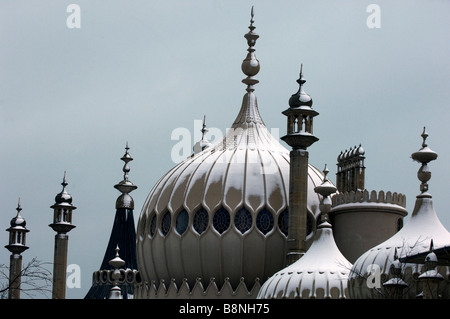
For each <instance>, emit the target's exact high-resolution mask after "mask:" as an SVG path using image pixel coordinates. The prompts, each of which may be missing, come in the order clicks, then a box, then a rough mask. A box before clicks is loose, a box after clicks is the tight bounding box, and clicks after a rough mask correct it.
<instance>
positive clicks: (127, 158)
mask: <svg viewBox="0 0 450 319" xmlns="http://www.w3.org/2000/svg"><path fill="white" fill-rule="evenodd" d="M129 149H130V148H129V147H128V142H127V143H126V146H125V154H124V155H123V156H122V157H121V158H120V159H121V160H122V161H124V162H125V164H124V165H123V169H122V171H123V181H121V182H119V183H118V184H116V185H114V188H116V189H118V190H119V191H120V192H121V193H122V195H120V196H119V197H118V198H117V200H116V209H117V208H129V209H134V201H133V198H132V197H131V196H130V195H129V194H128V193H131V192H132V191H134V190H135V189H136V188H137V186H136V185H134V184H133V183H132V182H130V181H129V179H128V173H129V172H130V166H129V165H128V163H129V162H131V161H132V160H133V158H132V157H131V155H130V153H129Z"/></svg>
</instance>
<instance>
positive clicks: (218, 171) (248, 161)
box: [137, 91, 323, 286]
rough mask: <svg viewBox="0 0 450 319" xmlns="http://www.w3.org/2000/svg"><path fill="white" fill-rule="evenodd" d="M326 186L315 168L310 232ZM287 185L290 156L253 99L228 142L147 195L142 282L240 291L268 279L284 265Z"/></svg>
mask: <svg viewBox="0 0 450 319" xmlns="http://www.w3.org/2000/svg"><path fill="white" fill-rule="evenodd" d="M322 178H323V174H322V172H320V171H319V170H317V169H316V168H314V167H313V166H311V165H310V166H309V181H308V188H309V193H308V213H309V214H308V215H310V216H309V217H310V221H311V223H312V225H314V223H315V217H316V215H317V214H318V213H319V211H318V206H319V197H318V195H317V194H316V193H315V192H314V187H315V186H317V185H320V184H321V182H322ZM288 185H289V151H288V150H287V149H286V148H285V147H284V146H282V145H281V144H280V143H279V142H278V140H277V139H276V138H275V137H274V136H272V135H271V133H270V132H269V130H268V129H267V128H266V126H265V124H264V123H263V121H262V119H261V117H260V115H259V111H258V106H257V101H256V96H255V95H254V94H253V92H251V91H250V92H248V93H246V94H245V96H244V98H243V102H242V107H241V110H240V112H239V114H238V116H237V118H236V120H235V122H234V123H233V125H232V127H231V129H230V130H229V131H228V132H227V134H226V136H225V138H224V139H223V141H221V142H219V143H217V144H215V145H213V146H211V147H209V148H207V149H205V150H204V151H202V152H200V153H197V154H194V155H193V156H192V157H190V158H188V159H186V160H185V161H183V162H182V163H180V164H178V165H177V166H175V167H174V168H173V169H171V170H170V171H169V172H168V173H167V174H165V175H164V176H163V177H162V178H161V179H160V180H159V181H158V182H157V184H156V185H155V186H154V188H153V189H152V191H151V192H150V194H149V195H148V197H147V199H146V201H145V203H144V206H143V209H142V211H141V215H140V218H139V222H138V229H137V238H138V239H137V254H138V263H139V271H140V272H141V274H142V277H143V280H145V281H150V280H155V281H156V282H159V281H160V280H161V279H164V280H165V281H166V282H169V281H170V280H172V279H175V280H176V282H178V283H181V282H182V280H183V278H187V279H188V281H189V282H190V283H191V284H193V283H194V282H195V279H196V278H197V277H198V278H201V279H202V281H203V282H204V283H205V282H206V283H207V282H209V280H210V278H211V277H214V278H215V279H216V282H218V283H223V281H224V280H225V278H229V280H230V283H231V284H232V285H233V286H235V285H237V284H238V283H239V281H240V279H241V277H243V278H244V279H245V282H246V284H247V285H252V284H253V283H254V282H255V280H256V278H259V279H261V280H264V279H266V278H268V277H269V276H271V275H272V274H273V273H274V272H275V271H277V270H279V269H281V268H283V265H284V261H285V254H286V251H285V249H286V246H285V245H286V234H287V225H288V224H287V219H286V215H287V210H288V202H289V198H288V195H289V189H288ZM311 237H312V234H310V235H309V237H308V238H309V239H310V238H311Z"/></svg>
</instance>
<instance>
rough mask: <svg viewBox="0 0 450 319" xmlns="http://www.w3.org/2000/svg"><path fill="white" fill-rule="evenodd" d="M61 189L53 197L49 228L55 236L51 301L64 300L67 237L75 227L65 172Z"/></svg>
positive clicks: (73, 207)
mask: <svg viewBox="0 0 450 319" xmlns="http://www.w3.org/2000/svg"><path fill="white" fill-rule="evenodd" d="M61 185H62V186H63V189H62V191H61V193H59V194H57V195H56V196H55V204H53V205H52V206H50V208H53V223H52V224H50V225H49V226H50V227H51V228H52V229H53V230H54V231H55V232H56V235H55V255H54V260H53V292H52V298H53V299H65V298H66V270H67V250H68V244H69V235H67V233H68V232H70V231H71V230H72V229H73V228H75V225H73V224H72V211H73V210H74V209H76V207H75V206H73V205H72V196H70V195H69V194H68V193H67V191H66V187H67V185H68V184H67V181H66V172H64V178H63V182H62V183H61Z"/></svg>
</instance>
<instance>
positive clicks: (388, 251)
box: [348, 197, 450, 299]
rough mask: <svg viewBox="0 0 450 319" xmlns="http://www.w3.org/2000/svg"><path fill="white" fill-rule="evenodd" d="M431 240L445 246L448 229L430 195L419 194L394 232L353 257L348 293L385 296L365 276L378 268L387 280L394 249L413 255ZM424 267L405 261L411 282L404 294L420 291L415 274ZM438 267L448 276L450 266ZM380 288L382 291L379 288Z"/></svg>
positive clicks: (412, 295) (406, 275) (449, 237)
mask: <svg viewBox="0 0 450 319" xmlns="http://www.w3.org/2000/svg"><path fill="white" fill-rule="evenodd" d="M431 240H433V242H434V247H435V248H440V247H442V246H446V245H448V244H449V243H450V233H449V232H448V231H447V229H445V227H444V226H443V225H442V224H441V222H440V220H439V218H438V217H437V215H436V212H435V210H434V208H433V201H432V199H431V197H419V198H417V200H416V205H415V208H414V211H413V213H412V215H411V218H410V220H409V221H408V223H406V225H405V226H404V227H403V228H402V229H401V230H400V231H399V232H398V233H396V234H395V235H394V236H392V237H391V238H389V239H388V240H386V241H385V242H383V243H381V244H379V245H377V246H375V247H374V248H372V249H370V250H369V251H367V252H366V253H364V254H363V255H361V257H359V258H358V259H357V260H356V261H355V263H354V265H353V268H352V271H351V273H350V276H349V283H348V289H349V295H350V297H351V298H352V299H353V298H357V299H360V298H385V297H386V295H384V294H383V293H380V292H379V291H376V289H374V288H373V287H372V286H371V285H368V284H367V279H366V278H367V276H368V275H370V274H373V273H374V271H375V269H377V268H379V270H380V273H379V275H380V277H381V283H383V282H385V281H387V280H388V279H389V278H390V276H391V274H390V269H391V265H392V264H393V262H394V254H395V249H397V252H398V255H399V258H401V257H406V256H412V255H415V254H417V253H419V252H424V251H428V249H429V247H430V241H431ZM423 270H424V269H423V264H412V263H404V264H403V265H402V271H403V274H404V275H403V276H404V278H403V279H404V280H405V281H406V282H407V283H408V284H409V285H410V287H409V289H408V290H407V294H406V296H405V297H408V298H416V296H417V295H418V294H420V293H421V291H419V290H420V289H419V288H420V287H416V285H417V284H418V282H417V277H418V276H419V275H420V274H421V273H422V272H423ZM440 271H441V272H442V274H443V275H444V277H446V278H450V267H441V268H440ZM381 288H382V287H380V289H381ZM418 289H419V290H418ZM449 290H450V287H448V288H447V292H446V293H447V294H449V292H450V291H449ZM381 292H383V290H382V289H381ZM447 298H448V296H447Z"/></svg>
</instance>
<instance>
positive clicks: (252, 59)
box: [241, 7, 260, 92]
mask: <svg viewBox="0 0 450 319" xmlns="http://www.w3.org/2000/svg"><path fill="white" fill-rule="evenodd" d="M254 15H255V13H254V8H253V7H252V11H251V19H250V26H249V27H248V28H249V29H250V31H249V32H248V33H246V34H245V35H244V37H245V38H246V39H247V44H248V49H247V51H248V53H247V57H246V58H245V59H244V61H242V65H241V69H242V72H244V74H245V75H247V78H245V79H243V80H242V82H243V83H245V84H247V91H248V92H250V91H254V89H253V85H255V84H257V83H259V81H258V80H256V79H254V78H253V77H254V76H255V75H256V74H258V72H259V68H260V65H259V61H258V59H257V58H256V56H255V49H254V46H255V44H256V40H257V39H258V38H259V35H258V34H256V33H255V32H253V30H255V26H254V25H253V22H255V21H254V20H253V17H254Z"/></svg>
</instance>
